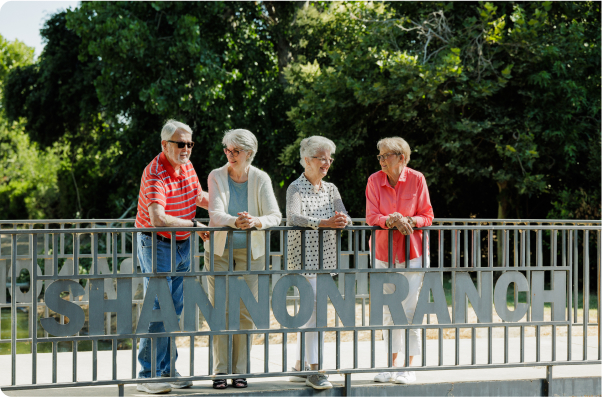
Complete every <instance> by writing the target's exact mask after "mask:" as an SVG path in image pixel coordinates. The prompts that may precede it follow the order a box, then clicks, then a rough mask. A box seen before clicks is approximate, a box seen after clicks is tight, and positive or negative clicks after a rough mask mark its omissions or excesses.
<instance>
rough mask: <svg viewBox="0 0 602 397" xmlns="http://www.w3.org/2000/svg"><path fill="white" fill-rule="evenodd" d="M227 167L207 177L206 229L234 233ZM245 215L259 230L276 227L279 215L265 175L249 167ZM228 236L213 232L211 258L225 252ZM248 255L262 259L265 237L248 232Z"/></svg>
mask: <svg viewBox="0 0 602 397" xmlns="http://www.w3.org/2000/svg"><path fill="white" fill-rule="evenodd" d="M228 178H229V176H228V164H226V165H224V166H223V167H221V168H217V169H214V170H213V171H211V173H210V174H209V178H208V180H209V217H210V220H209V226H210V227H224V226H230V227H231V228H234V229H237V227H236V224H235V222H236V219H237V218H236V217H235V216H232V215H230V214H228V205H229V203H230V189H229V188H228ZM247 186H248V189H249V194H248V197H249V198H248V211H247V212H248V213H249V214H250V215H251V216H255V217H258V218H259V220H260V221H261V229H267V228H270V227H274V226H279V225H280V221H281V220H282V214H281V213H280V209H279V208H278V202H277V201H276V196H275V195H274V189H273V188H272V180H271V179H270V177H269V175H268V174H267V173H265V172H263V171H261V170H260V169H258V168H256V167H253V166H250V167H249V183H248V185H247ZM227 237H228V232H215V234H214V242H213V249H214V250H215V255H218V256H222V255H223V254H224V250H225V248H226V239H227ZM204 246H205V250H206V251H207V252H209V241H205V244H204ZM251 254H252V256H253V259H254V260H255V259H257V258H259V257H261V256H263V255H265V233H264V232H260V231H252V232H251Z"/></svg>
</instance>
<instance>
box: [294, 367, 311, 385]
mask: <svg viewBox="0 0 602 397" xmlns="http://www.w3.org/2000/svg"><path fill="white" fill-rule="evenodd" d="M305 370H306V371H311V368H310V367H308V366H306V367H305ZM289 371H290V372H300V371H297V369H296V368H295V367H291V369H290V370H289ZM306 380H307V375H301V374H299V375H291V376H289V377H288V381H289V382H305V381H306Z"/></svg>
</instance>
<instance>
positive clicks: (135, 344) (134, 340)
mask: <svg viewBox="0 0 602 397" xmlns="http://www.w3.org/2000/svg"><path fill="white" fill-rule="evenodd" d="M133 241H134V240H132V242H133ZM134 268H135V264H134ZM137 351H138V339H137V338H135V337H134V338H132V368H131V369H132V379H135V378H136V359H137V357H138V356H137V354H136V352H137Z"/></svg>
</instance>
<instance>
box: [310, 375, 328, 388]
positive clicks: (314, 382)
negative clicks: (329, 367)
mask: <svg viewBox="0 0 602 397" xmlns="http://www.w3.org/2000/svg"><path fill="white" fill-rule="evenodd" d="M305 384H306V385H307V386H311V387H313V388H314V389H316V390H324V389H332V383H330V382H329V381H328V378H327V377H326V375H323V374H319V375H309V376H308V377H307V380H306V381H305Z"/></svg>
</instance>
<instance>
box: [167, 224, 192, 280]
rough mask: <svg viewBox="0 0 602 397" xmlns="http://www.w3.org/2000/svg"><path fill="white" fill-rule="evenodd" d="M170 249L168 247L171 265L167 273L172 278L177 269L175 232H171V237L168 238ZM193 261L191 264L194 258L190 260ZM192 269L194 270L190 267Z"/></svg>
mask: <svg viewBox="0 0 602 397" xmlns="http://www.w3.org/2000/svg"><path fill="white" fill-rule="evenodd" d="M169 242H170V247H169V253H170V255H169V256H170V259H171V263H170V267H169V272H170V273H171V275H172V277H174V276H175V275H176V269H177V267H178V266H177V263H178V262H177V260H176V254H177V248H176V232H171V236H170V240H169ZM190 259H192V260H193V264H194V258H190ZM192 269H193V270H194V266H193V267H192Z"/></svg>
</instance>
